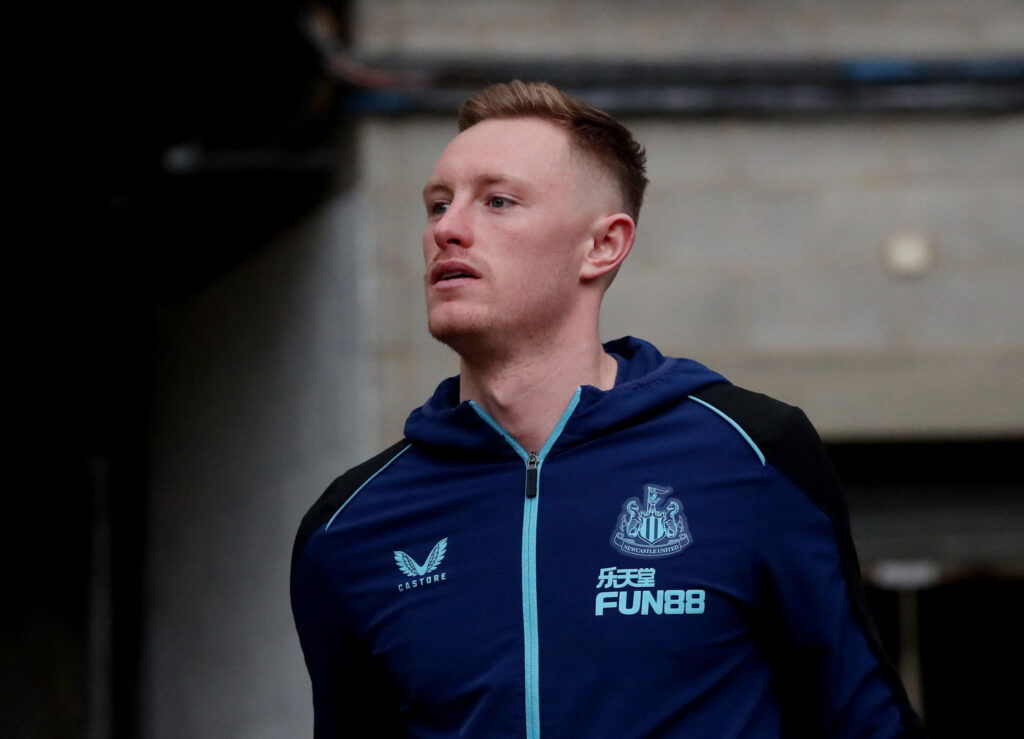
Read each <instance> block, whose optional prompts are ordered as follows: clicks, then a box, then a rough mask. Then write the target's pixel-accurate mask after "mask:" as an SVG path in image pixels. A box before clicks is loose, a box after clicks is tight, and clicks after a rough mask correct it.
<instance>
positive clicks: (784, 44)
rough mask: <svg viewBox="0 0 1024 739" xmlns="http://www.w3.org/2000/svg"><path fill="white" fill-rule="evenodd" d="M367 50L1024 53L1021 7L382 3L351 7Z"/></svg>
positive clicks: (780, 0) (609, 0)
mask: <svg viewBox="0 0 1024 739" xmlns="http://www.w3.org/2000/svg"><path fill="white" fill-rule="evenodd" d="M353 10H354V20H355V34H354V35H355V38H356V48H357V50H358V51H361V52H369V53H395V52H406V53H409V52H413V53H430V54H438V53H442V54H445V55H449V56H452V55H464V56H467V55H484V56H491V57H493V56H501V55H507V56H539V57H553V56H565V57H586V58H595V57H600V58H629V59H637V58H644V59H652V58H654V59H656V58H674V57H680V56H686V57H704V58H721V57H746V58H749V57H799V56H826V57H842V56H853V55H890V56H905V55H910V56H934V57H947V56H957V55H963V54H978V53H984V52H989V53H992V52H1003V53H1005V52H1008V51H1013V50H1019V49H1020V47H1021V39H1024V6H1022V5H1021V3H1019V2H1014V0H976V1H975V2H969V3H968V2H963V0H897V1H896V2H893V0H859V1H858V2H855V3H851V2H843V1H842V0H713V1H712V2H700V3H679V2H672V1H671V0H638V1H637V2H630V3H625V2H616V1H614V0H597V1H596V2H595V1H593V0H560V2H557V3H548V2H528V3H510V2H481V1H480V0H436V1H435V2H422V0H376V1H375V2H361V3H355V4H354V8H353Z"/></svg>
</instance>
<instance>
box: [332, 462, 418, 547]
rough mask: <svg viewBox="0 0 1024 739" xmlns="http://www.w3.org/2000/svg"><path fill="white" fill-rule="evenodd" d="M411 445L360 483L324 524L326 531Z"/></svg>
mask: <svg viewBox="0 0 1024 739" xmlns="http://www.w3.org/2000/svg"><path fill="white" fill-rule="evenodd" d="M411 446H412V444H406V445H405V447H404V448H403V449H402V450H401V451H400V452H398V454H396V455H395V456H393V457H392V458H391V459H389V460H388V461H387V462H386V463H385V464H384V465H383V466H382V467H381V468H380V469H379V470H377V471H376V472H374V473H373V474H372V475H370V476H369V477H367V478H366V482H364V483H363V484H362V485H360V486H359V487H358V488H356V491H355V492H354V493H352V495H350V496H348V500H346V501H345V502H344V503H342V504H341V508H339V509H338V510H336V511H335V512H334V515H333V516H331V520H329V521H328V522H327V525H326V526H324V531H327V529H329V528H331V524H332V523H334V519H336V518H337V517H338V514H339V513H341V512H342V511H343V510H345V506H347V505H348V504H349V503H351V502H352V499H353V498H355V497H356V496H357V495H359V493H360V491H362V489H363V488H365V487H366V486H367V485H369V484H370V481H371V480H373V478H375V477H376V476H377V475H379V474H380V473H381V472H383V471H384V470H386V469H387V468H388V467H389V466H390V465H391V463H392V462H394V461H395V460H396V459H398V458H399V457H401V456H402V455H403V454H405V453H406V452H407V451H409V447H411Z"/></svg>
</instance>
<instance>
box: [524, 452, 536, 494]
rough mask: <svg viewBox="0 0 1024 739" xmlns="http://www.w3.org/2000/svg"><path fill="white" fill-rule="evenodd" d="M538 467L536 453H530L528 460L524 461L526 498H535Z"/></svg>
mask: <svg viewBox="0 0 1024 739" xmlns="http://www.w3.org/2000/svg"><path fill="white" fill-rule="evenodd" d="M538 466H539V459H538V457H537V452H530V456H529V458H528V459H527V460H526V497H527V498H536V497H537V468H538Z"/></svg>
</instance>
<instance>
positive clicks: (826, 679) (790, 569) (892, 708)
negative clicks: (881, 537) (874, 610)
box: [758, 406, 924, 737]
mask: <svg viewBox="0 0 1024 739" xmlns="http://www.w3.org/2000/svg"><path fill="white" fill-rule="evenodd" d="M784 408H785V411H784V413H783V414H782V418H780V423H779V424H778V435H777V436H776V437H775V438H765V439H764V440H763V442H764V446H765V450H764V451H765V456H766V461H767V463H768V465H770V466H772V467H774V469H775V470H777V471H778V472H779V473H781V475H779V476H778V477H779V478H780V479H779V483H780V484H778V485H774V486H773V488H772V492H771V494H770V495H766V496H764V497H763V498H761V499H759V501H758V506H759V516H758V520H759V521H760V522H761V528H760V530H759V538H760V542H759V547H758V551H759V556H760V561H759V574H760V580H759V591H760V597H759V602H760V603H762V604H763V605H762V615H763V617H764V623H765V626H766V636H767V645H768V649H769V651H770V652H771V653H772V656H773V658H774V660H775V663H776V673H775V674H776V679H777V690H778V692H779V695H780V698H781V701H782V706H783V725H784V730H785V731H784V735H785V736H797V737H804V736H806V737H862V736H870V737H912V736H923V735H924V732H923V727H922V726H921V723H920V720H919V719H918V717H917V716H916V714H915V713H914V711H913V709H912V708H911V706H910V704H909V701H908V700H907V697H906V693H905V691H904V689H903V685H902V683H901V682H900V679H899V676H898V674H897V673H896V670H895V668H894V667H893V665H892V664H891V662H890V661H889V659H888V658H887V656H886V654H885V652H884V650H883V648H882V644H881V640H880V639H879V637H878V634H877V630H876V628H875V625H874V623H873V620H872V618H871V615H870V612H869V610H868V607H867V601H866V598H865V595H864V588H863V585H862V583H861V578H860V568H859V565H858V561H857V555H856V551H855V549H854V544H853V538H852V536H851V533H850V523H849V515H848V513H847V508H846V503H845V499H844V496H843V493H842V490H841V486H840V484H839V479H838V476H837V475H836V473H835V470H834V468H833V467H832V464H831V462H830V461H829V459H828V456H827V454H826V452H825V450H824V448H823V446H822V444H821V442H820V440H819V438H818V435H817V433H816V432H815V430H814V428H813V426H811V424H810V422H809V421H808V420H807V417H806V416H805V415H804V414H803V412H802V411H800V410H799V409H798V408H793V407H791V406H785V407H784ZM769 474H774V472H772V471H769Z"/></svg>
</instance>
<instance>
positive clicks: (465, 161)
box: [431, 118, 570, 181]
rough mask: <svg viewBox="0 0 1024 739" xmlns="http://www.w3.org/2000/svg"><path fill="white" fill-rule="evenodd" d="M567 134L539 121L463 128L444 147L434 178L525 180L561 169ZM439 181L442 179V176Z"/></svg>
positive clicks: (485, 123)
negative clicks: (467, 176) (462, 175)
mask: <svg viewBox="0 0 1024 739" xmlns="http://www.w3.org/2000/svg"><path fill="white" fill-rule="evenodd" d="M569 150H570V145H569V135H568V132H567V131H566V130H565V129H564V128H563V127H561V126H559V125H558V124H556V123H553V122H550V121H545V120H542V119H540V118H508V119H506V118H491V119H488V120H485V121H481V122H480V123H477V124H476V125H474V126H471V127H469V128H467V129H466V130H465V131H463V132H461V133H460V134H459V135H457V136H456V137H455V138H454V139H452V140H451V141H450V142H449V144H448V146H447V147H445V149H444V151H443V152H442V153H441V156H440V157H438V160H437V163H436V164H435V166H434V177H432V178H431V181H434V180H435V179H438V178H439V176H443V175H446V174H457V173H461V171H462V170H471V172H467V173H468V174H471V175H472V176H473V177H474V178H475V179H484V178H488V179H491V180H497V179H515V178H518V179H521V180H522V179H528V178H529V177H531V176H535V175H536V174H538V173H539V172H540V171H544V170H554V169H557V168H560V167H564V166H565V164H566V163H567V160H568V158H569ZM442 178H443V177H442Z"/></svg>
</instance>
